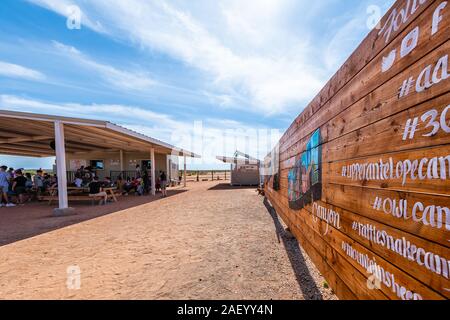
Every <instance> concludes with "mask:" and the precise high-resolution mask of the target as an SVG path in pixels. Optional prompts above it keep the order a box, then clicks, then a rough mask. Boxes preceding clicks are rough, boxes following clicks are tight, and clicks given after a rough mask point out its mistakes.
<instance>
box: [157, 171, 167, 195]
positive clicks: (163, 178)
mask: <svg viewBox="0 0 450 320" xmlns="http://www.w3.org/2000/svg"><path fill="white" fill-rule="evenodd" d="M159 180H160V183H161V192H162V196H163V198H165V197H167V190H166V188H167V176H166V173H165V172H164V171H161V175H160V176H159Z"/></svg>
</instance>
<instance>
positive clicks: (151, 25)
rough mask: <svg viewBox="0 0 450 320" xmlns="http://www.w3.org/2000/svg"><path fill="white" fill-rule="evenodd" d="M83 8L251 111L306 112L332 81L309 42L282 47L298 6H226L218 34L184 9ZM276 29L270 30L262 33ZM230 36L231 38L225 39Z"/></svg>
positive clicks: (220, 8)
mask: <svg viewBox="0 0 450 320" xmlns="http://www.w3.org/2000/svg"><path fill="white" fill-rule="evenodd" d="M33 2H35V3H37V4H39V3H41V2H45V6H46V7H47V8H50V9H52V8H53V7H52V6H50V5H49V3H54V1H50V0H47V1H35V0H33ZM74 2H75V1H74ZM76 3H77V4H78V5H80V7H82V9H83V12H88V13H89V16H90V17H95V20H96V21H101V24H102V26H103V27H104V28H103V30H106V32H107V33H108V34H109V35H110V36H111V37H114V38H120V39H122V40H123V39H125V40H129V41H131V42H133V43H135V44H136V45H137V46H139V47H144V48H147V49H149V50H157V51H159V52H162V53H165V54H167V55H170V56H171V57H172V58H175V59H177V60H180V61H182V62H184V63H185V64H187V65H189V66H191V67H194V68H196V69H198V70H200V71H201V72H203V73H204V74H205V76H206V79H205V83H209V84H210V86H211V90H215V91H217V93H218V95H223V96H227V95H228V96H230V92H235V91H237V92H239V94H240V95H242V96H245V97H247V101H249V105H245V106H242V107H245V108H251V109H252V110H253V111H259V112H261V111H262V112H264V113H266V114H273V113H277V112H282V111H284V110H285V108H287V107H288V106H292V105H298V104H305V102H307V100H309V99H311V98H312V97H313V96H314V95H315V93H316V92H317V91H318V90H319V89H320V88H321V86H322V84H323V83H324V80H325V79H322V78H321V77H320V72H318V70H317V69H316V68H315V67H313V66H312V65H311V64H309V63H308V60H307V54H309V52H308V50H309V48H308V41H307V39H306V38H307V37H302V38H297V37H294V36H292V34H288V35H286V36H283V37H282V38H281V39H280V36H279V34H280V33H279V32H277V30H278V29H277V28H278V27H277V26H276V24H277V23H282V21H283V15H284V14H285V13H286V11H287V9H289V6H290V5H291V3H292V1H288V0H283V1H274V0H264V1H263V2H259V1H250V2H249V3H248V4H247V5H246V6H245V8H246V9H245V10H240V8H239V5H238V2H237V1H234V4H232V5H230V6H228V4H227V3H226V2H219V3H218V4H217V5H216V7H215V8H214V9H213V10H215V13H216V15H218V17H219V18H220V19H222V20H223V21H222V22H221V23H222V24H221V25H219V26H217V29H218V30H215V28H214V25H213V26H212V25H209V24H208V21H206V20H205V21H202V20H199V19H198V18H196V17H194V15H193V14H192V13H191V12H190V11H188V10H185V9H180V7H182V6H183V5H182V4H180V5H179V6H178V7H177V3H176V2H175V3H169V2H168V1H146V2H144V1H137V0H129V1H119V0H113V1H111V0H108V1H106V0H97V1H93V2H89V3H86V2H81V1H76ZM205 5H206V4H205ZM210 6H213V5H211V4H210ZM52 10H54V11H57V12H60V11H61V10H59V11H58V10H56V9H54V8H53V9H52ZM239 24H240V25H241V26H242V27H243V32H242V33H239V28H237V26H238V25H239ZM268 24H270V25H269V26H267V28H264V27H262V30H261V29H260V28H261V27H260V26H264V25H268ZM272 26H273V27H274V28H272V30H273V31H272V32H271V33H270V34H269V30H271V27H272ZM232 27H234V28H235V29H234V30H233V28H232ZM281 27H282V26H279V28H281ZM224 28H225V29H226V31H223V29H224ZM215 31H217V32H215ZM228 31H229V32H228ZM227 32H228V37H226V36H224V35H225V34H226V33H227ZM246 43H248V45H245V44H246ZM250 44H253V46H254V47H251V46H250ZM280 44H282V47H280V46H279V45H280ZM256 48H257V49H258V50H256Z"/></svg>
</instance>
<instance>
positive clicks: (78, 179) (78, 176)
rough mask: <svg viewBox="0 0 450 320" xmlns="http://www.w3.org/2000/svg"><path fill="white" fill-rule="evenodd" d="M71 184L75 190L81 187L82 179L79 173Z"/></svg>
mask: <svg viewBox="0 0 450 320" xmlns="http://www.w3.org/2000/svg"><path fill="white" fill-rule="evenodd" d="M73 184H74V185H75V187H77V188H81V187H82V186H83V179H81V175H80V174H79V173H76V174H75V180H74V181H73Z"/></svg>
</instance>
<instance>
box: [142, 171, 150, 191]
mask: <svg viewBox="0 0 450 320" xmlns="http://www.w3.org/2000/svg"><path fill="white" fill-rule="evenodd" d="M142 181H143V183H144V193H145V194H147V193H149V192H150V179H149V176H148V171H147V170H146V169H145V170H144V174H143V175H142Z"/></svg>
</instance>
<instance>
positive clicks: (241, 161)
mask: <svg viewBox="0 0 450 320" xmlns="http://www.w3.org/2000/svg"><path fill="white" fill-rule="evenodd" d="M239 157H241V158H239ZM216 159H217V160H219V161H222V162H224V163H231V164H235V165H259V164H260V162H261V161H260V160H258V159H256V158H253V157H251V156H249V155H248V154H245V153H243V152H240V151H236V152H235V154H234V157H225V156H218V157H216Z"/></svg>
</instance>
